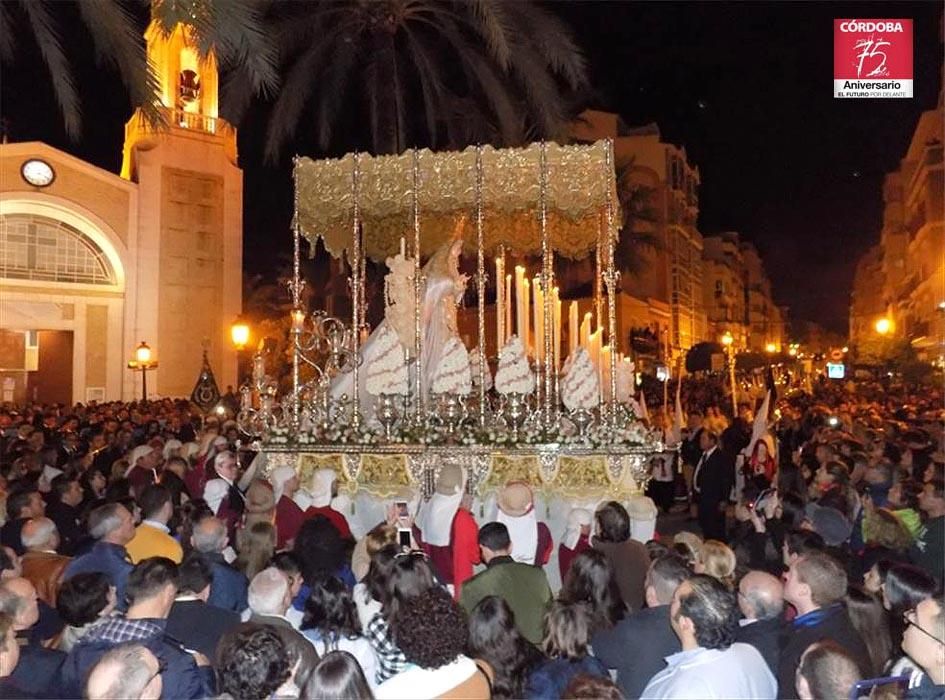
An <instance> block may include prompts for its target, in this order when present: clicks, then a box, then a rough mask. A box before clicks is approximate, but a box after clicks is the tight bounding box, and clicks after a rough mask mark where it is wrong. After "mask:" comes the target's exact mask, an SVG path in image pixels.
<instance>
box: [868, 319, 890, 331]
mask: <svg viewBox="0 0 945 700" xmlns="http://www.w3.org/2000/svg"><path fill="white" fill-rule="evenodd" d="M873 327H874V328H875V329H876V332H877V333H879V334H880V335H887V334H888V333H890V332H892V329H893V324H892V321H890V320H889V319H888V318H881V319H879V320H878V321H876V325H875V326H873Z"/></svg>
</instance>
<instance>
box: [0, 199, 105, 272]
mask: <svg viewBox="0 0 945 700" xmlns="http://www.w3.org/2000/svg"><path fill="white" fill-rule="evenodd" d="M0 277H4V278H7V279H20V280H35V281H43V282H72V283H82V284H115V283H116V281H115V274H114V271H113V270H112V268H111V266H110V265H109V264H108V259H107V258H106V257H105V253H104V252H102V249H101V248H99V247H98V246H97V245H96V244H95V243H94V242H92V241H91V240H90V239H89V238H88V237H87V236H85V235H84V234H83V233H81V232H80V231H78V230H77V229H75V228H73V227H71V226H69V225H68V224H64V223H63V222H61V221H56V220H55V219H49V218H46V217H44V216H32V215H22V214H16V215H11V216H0Z"/></svg>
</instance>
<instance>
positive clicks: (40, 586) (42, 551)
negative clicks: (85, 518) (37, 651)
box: [20, 518, 72, 608]
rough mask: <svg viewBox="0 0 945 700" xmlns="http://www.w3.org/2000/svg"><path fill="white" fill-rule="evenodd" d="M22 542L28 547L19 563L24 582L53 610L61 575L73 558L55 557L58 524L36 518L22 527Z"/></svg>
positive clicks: (57, 543) (56, 555)
mask: <svg viewBox="0 0 945 700" xmlns="http://www.w3.org/2000/svg"><path fill="white" fill-rule="evenodd" d="M21 538H22V540H23V546H24V547H26V554H24V555H23V556H22V557H21V559H20V563H21V565H22V567H23V578H25V579H29V581H30V582H31V583H32V584H33V585H34V586H35V587H36V593H37V595H38V596H39V599H40V600H42V601H43V602H44V603H46V605H48V606H50V607H52V608H54V607H56V595H57V594H58V593H59V584H60V582H61V581H62V572H63V571H65V569H66V566H68V565H69V562H70V561H72V559H71V557H64V556H62V555H61V554H57V553H56V550H57V549H58V548H59V531H58V530H57V529H56V523H54V522H53V521H52V520H50V519H49V518H33V519H32V520H29V521H27V523H26V524H25V525H24V526H23V532H22V534H21Z"/></svg>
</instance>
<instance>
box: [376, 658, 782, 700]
mask: <svg viewBox="0 0 945 700" xmlns="http://www.w3.org/2000/svg"><path fill="white" fill-rule="evenodd" d="M762 663H764V662H762ZM478 672H479V667H478V666H476V662H475V661H473V660H472V659H470V658H469V657H468V656H460V657H459V658H458V659H456V661H454V662H453V663H451V664H446V665H445V666H440V667H439V668H434V669H427V668H420V667H419V666H414V665H410V666H408V667H407V668H406V669H404V670H403V671H401V672H400V673H398V674H397V675H396V676H393V677H392V678H388V679H387V680H386V681H384V682H383V683H381V684H380V685H379V686H378V687H377V690H376V691H375V693H374V697H375V698H377V700H400V699H401V698H404V699H405V700H406V699H409V700H423V699H425V698H437V697H439V696H441V695H445V694H446V693H447V692H449V691H450V690H452V689H453V688H455V687H456V686H458V685H460V684H462V683H465V682H466V681H467V680H469V679H470V678H472V676H473V674H475V673H478Z"/></svg>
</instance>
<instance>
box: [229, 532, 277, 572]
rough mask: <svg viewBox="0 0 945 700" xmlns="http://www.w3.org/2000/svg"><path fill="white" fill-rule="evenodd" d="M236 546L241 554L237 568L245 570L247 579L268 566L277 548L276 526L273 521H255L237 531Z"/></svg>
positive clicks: (237, 560)
mask: <svg viewBox="0 0 945 700" xmlns="http://www.w3.org/2000/svg"><path fill="white" fill-rule="evenodd" d="M236 547H237V549H239V552H240V553H239V556H238V557H237V558H236V568H237V569H239V570H240V571H241V572H243V575H244V576H245V577H246V579H247V580H249V581H252V580H253V576H255V575H256V574H258V573H259V572H260V571H262V570H263V569H265V568H266V566H268V564H269V560H270V559H272V555H273V552H275V550H276V528H274V527H273V526H272V523H268V522H255V523H253V524H252V525H250V526H249V527H245V528H242V529H240V530H238V531H237V537H236Z"/></svg>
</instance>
